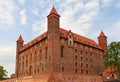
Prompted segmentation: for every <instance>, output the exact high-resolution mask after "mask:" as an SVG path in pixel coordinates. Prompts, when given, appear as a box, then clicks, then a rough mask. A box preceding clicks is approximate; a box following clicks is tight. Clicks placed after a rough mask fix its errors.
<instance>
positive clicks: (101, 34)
mask: <svg viewBox="0 0 120 82" xmlns="http://www.w3.org/2000/svg"><path fill="white" fill-rule="evenodd" d="M103 36H105V34H104V32H103V31H101V33H100V35H99V36H98V37H103ZM105 37H106V36H105Z"/></svg>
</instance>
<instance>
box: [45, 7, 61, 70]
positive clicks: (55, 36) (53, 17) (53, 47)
mask: <svg viewBox="0 0 120 82" xmlns="http://www.w3.org/2000/svg"><path fill="white" fill-rule="evenodd" d="M59 18H60V15H59V14H58V13H57V11H56V9H55V8H54V7H53V8H52V9H51V11H50V13H49V15H48V16H47V19H48V20H47V21H48V26H47V30H48V53H49V63H50V66H49V71H51V72H58V71H59V57H60V32H59V28H60V23H59V22H60V19H59Z"/></svg>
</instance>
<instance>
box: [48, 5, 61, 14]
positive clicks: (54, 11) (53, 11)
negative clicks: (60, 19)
mask: <svg viewBox="0 0 120 82" xmlns="http://www.w3.org/2000/svg"><path fill="white" fill-rule="evenodd" d="M51 14H55V15H58V16H60V15H59V14H58V13H57V11H56V9H55V8H54V6H53V8H52V9H51V11H50V14H49V15H51ZM49 15H48V16H49Z"/></svg>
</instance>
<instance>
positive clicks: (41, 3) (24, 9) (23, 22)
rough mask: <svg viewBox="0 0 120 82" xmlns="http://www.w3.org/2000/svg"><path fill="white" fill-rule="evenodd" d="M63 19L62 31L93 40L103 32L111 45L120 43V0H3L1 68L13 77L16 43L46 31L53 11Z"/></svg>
mask: <svg viewBox="0 0 120 82" xmlns="http://www.w3.org/2000/svg"><path fill="white" fill-rule="evenodd" d="M53 5H54V7H55V8H56V10H57V12H58V13H59V14H60V15H61V17H60V27H62V28H64V29H67V30H72V32H75V33H78V34H80V35H83V36H86V37H88V38H91V39H94V40H95V41H96V42H97V36H98V35H99V33H100V31H101V30H103V31H104V33H105V34H106V36H107V37H108V44H109V43H110V42H112V41H120V33H119V32H120V0H0V65H3V66H4V67H5V69H6V70H7V71H8V74H9V75H10V74H12V73H14V70H15V55H16V52H15V50H16V40H17V39H18V37H19V35H20V34H21V35H22V36H23V39H24V43H25V44H26V43H27V42H29V41H31V40H32V39H34V38H35V37H36V36H38V35H40V34H42V33H43V32H44V31H46V30H47V15H48V14H49V12H50V10H51V8H52V7H53Z"/></svg>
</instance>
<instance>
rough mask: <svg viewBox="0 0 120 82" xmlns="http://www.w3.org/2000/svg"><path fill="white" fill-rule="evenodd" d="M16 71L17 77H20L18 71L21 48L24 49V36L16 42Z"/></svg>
mask: <svg viewBox="0 0 120 82" xmlns="http://www.w3.org/2000/svg"><path fill="white" fill-rule="evenodd" d="M16 43H17V44H16V70H15V77H18V69H19V66H18V64H19V52H20V48H22V47H23V44H24V41H23V38H22V36H21V35H20V36H19V38H18V40H17V41H16Z"/></svg>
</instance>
